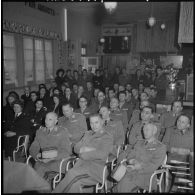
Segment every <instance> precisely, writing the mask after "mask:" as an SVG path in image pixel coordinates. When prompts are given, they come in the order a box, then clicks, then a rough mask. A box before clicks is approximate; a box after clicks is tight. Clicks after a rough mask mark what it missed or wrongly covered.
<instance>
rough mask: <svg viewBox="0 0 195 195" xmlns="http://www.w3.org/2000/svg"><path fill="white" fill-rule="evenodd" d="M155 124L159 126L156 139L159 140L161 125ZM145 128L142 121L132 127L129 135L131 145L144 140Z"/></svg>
mask: <svg viewBox="0 0 195 195" xmlns="http://www.w3.org/2000/svg"><path fill="white" fill-rule="evenodd" d="M153 123H154V124H156V125H157V130H158V131H157V134H156V138H157V139H158V136H159V134H160V130H161V125H160V123H157V122H153ZM143 126H144V123H143V122H142V121H138V122H137V123H135V124H134V125H133V126H132V128H131V131H130V134H129V144H130V145H132V146H133V145H134V144H135V143H136V142H137V141H138V140H142V139H144V133H143Z"/></svg>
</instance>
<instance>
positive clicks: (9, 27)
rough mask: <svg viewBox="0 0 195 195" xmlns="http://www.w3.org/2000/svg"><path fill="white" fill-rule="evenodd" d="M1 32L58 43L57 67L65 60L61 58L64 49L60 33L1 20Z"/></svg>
mask: <svg viewBox="0 0 195 195" xmlns="http://www.w3.org/2000/svg"><path fill="white" fill-rule="evenodd" d="M3 30H4V31H9V32H13V33H21V34H25V35H30V36H36V37H40V38H47V39H53V40H56V41H58V63H59V65H61V64H64V61H65V59H63V58H64V57H63V56H64V51H65V49H64V42H63V39H62V34H61V33H57V32H53V31H49V30H47V29H42V28H38V27H35V26H32V25H29V24H28V25H27V24H20V23H18V22H14V21H8V20H3Z"/></svg>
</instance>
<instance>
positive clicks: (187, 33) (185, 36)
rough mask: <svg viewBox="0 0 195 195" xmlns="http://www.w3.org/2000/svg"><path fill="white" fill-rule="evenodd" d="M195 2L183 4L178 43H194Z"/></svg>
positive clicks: (181, 5) (181, 6)
mask: <svg viewBox="0 0 195 195" xmlns="http://www.w3.org/2000/svg"><path fill="white" fill-rule="evenodd" d="M193 19H194V2H181V4H180V19H179V34H178V43H193V42H194V41H193V29H194V27H193V22H194V21H193Z"/></svg>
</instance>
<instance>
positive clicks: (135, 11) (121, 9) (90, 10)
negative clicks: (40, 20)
mask: <svg viewBox="0 0 195 195" xmlns="http://www.w3.org/2000/svg"><path fill="white" fill-rule="evenodd" d="M47 5H51V7H53V8H56V9H58V10H59V9H61V8H67V9H68V10H70V11H73V12H78V13H80V14H92V16H93V18H94V19H95V22H96V23H99V24H102V23H118V24H123V23H124V24H125V23H135V22H137V21H145V20H146V19H147V18H148V17H149V16H150V14H151V12H152V15H153V16H154V17H155V18H156V20H159V21H170V20H171V21H173V20H176V19H177V18H178V13H179V2H118V6H117V8H116V10H115V11H114V12H113V13H112V14H110V13H108V12H106V11H105V8H104V6H103V3H100V2H99V3H94V2H88V3H87V2H81V3H79V2H77V3H71V2H69V3H63V2H58V3H51V2H49V3H47Z"/></svg>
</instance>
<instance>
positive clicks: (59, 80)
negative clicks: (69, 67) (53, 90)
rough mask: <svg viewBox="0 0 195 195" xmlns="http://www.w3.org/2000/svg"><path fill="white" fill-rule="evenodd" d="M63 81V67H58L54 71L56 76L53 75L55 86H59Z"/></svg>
mask: <svg viewBox="0 0 195 195" xmlns="http://www.w3.org/2000/svg"><path fill="white" fill-rule="evenodd" d="M63 81H64V69H58V70H57V71H56V77H55V82H56V83H57V86H58V87H60V86H61V84H62V82H63Z"/></svg>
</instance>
